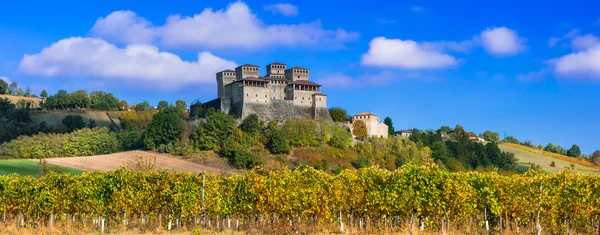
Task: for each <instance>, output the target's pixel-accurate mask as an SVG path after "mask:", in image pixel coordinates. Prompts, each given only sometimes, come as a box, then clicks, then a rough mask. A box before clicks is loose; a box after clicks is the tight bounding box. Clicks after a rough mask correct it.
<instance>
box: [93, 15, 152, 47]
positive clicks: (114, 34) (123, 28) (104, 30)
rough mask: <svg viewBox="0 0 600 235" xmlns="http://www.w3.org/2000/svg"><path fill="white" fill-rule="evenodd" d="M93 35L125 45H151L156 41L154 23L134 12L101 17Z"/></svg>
mask: <svg viewBox="0 0 600 235" xmlns="http://www.w3.org/2000/svg"><path fill="white" fill-rule="evenodd" d="M90 33H91V34H92V35H96V36H102V38H104V39H107V40H111V41H118V42H124V43H149V42H152V41H153V40H154V39H155V36H156V33H157V32H156V29H155V28H154V27H153V26H152V23H150V22H149V21H147V20H146V19H144V18H142V17H139V16H137V14H135V12H132V11H115V12H113V13H110V14H109V15H108V16H106V17H100V18H98V19H97V20H96V24H95V25H94V27H92V29H91V30H90Z"/></svg>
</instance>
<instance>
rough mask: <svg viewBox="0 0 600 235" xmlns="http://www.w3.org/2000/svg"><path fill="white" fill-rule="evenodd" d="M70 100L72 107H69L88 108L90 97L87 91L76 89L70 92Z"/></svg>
mask: <svg viewBox="0 0 600 235" xmlns="http://www.w3.org/2000/svg"><path fill="white" fill-rule="evenodd" d="M71 100H72V105H73V107H71V108H84V109H86V108H89V107H90V97H89V96H88V93H87V91H84V90H78V91H75V92H73V93H71Z"/></svg>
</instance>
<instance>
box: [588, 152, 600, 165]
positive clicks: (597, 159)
mask: <svg viewBox="0 0 600 235" xmlns="http://www.w3.org/2000/svg"><path fill="white" fill-rule="evenodd" d="M590 160H592V162H593V163H594V164H596V165H598V164H599V163H600V150H596V151H594V153H592V155H590Z"/></svg>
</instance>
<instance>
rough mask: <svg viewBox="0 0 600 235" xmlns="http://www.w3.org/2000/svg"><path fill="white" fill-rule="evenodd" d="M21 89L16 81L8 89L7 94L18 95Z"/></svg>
mask: <svg viewBox="0 0 600 235" xmlns="http://www.w3.org/2000/svg"><path fill="white" fill-rule="evenodd" d="M18 89H19V84H17V82H16V81H13V82H11V83H10V85H9V86H8V88H7V89H6V94H9V95H17V93H18Z"/></svg>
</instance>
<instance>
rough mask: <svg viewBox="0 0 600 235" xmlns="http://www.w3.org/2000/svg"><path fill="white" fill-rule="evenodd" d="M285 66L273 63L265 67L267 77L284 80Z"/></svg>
mask: <svg viewBox="0 0 600 235" xmlns="http://www.w3.org/2000/svg"><path fill="white" fill-rule="evenodd" d="M285 67H286V66H285V64H282V63H279V62H273V63H271V64H269V65H267V77H272V78H285Z"/></svg>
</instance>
